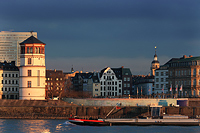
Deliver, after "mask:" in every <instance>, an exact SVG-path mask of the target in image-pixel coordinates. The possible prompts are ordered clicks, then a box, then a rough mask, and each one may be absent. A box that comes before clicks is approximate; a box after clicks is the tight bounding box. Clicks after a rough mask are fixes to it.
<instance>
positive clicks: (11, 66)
mask: <svg viewBox="0 0 200 133" xmlns="http://www.w3.org/2000/svg"><path fill="white" fill-rule="evenodd" d="M0 69H1V70H7V71H19V68H18V67H17V66H15V61H11V63H8V62H6V61H4V62H0Z"/></svg>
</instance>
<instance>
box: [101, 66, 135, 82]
mask: <svg viewBox="0 0 200 133" xmlns="http://www.w3.org/2000/svg"><path fill="white" fill-rule="evenodd" d="M107 68H108V67H106V68H104V69H103V70H101V73H100V77H102V75H103V73H104V72H105V70H106V69H107ZM110 69H112V70H113V72H114V73H115V75H116V77H117V78H118V79H122V76H123V75H132V73H131V71H130V69H129V68H123V67H120V68H110Z"/></svg>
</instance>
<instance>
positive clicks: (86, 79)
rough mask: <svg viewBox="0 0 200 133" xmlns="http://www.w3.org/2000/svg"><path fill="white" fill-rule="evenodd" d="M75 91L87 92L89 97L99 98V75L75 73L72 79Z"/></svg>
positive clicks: (95, 73)
mask: <svg viewBox="0 0 200 133" xmlns="http://www.w3.org/2000/svg"><path fill="white" fill-rule="evenodd" d="M73 86H74V90H75V91H82V92H87V93H88V94H89V96H90V97H98V96H100V80H99V73H97V72H94V73H76V75H75V77H74V78H73Z"/></svg>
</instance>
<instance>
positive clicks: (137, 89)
mask: <svg viewBox="0 0 200 133" xmlns="http://www.w3.org/2000/svg"><path fill="white" fill-rule="evenodd" d="M137 98H138V87H137Z"/></svg>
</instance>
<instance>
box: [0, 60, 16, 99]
mask: <svg viewBox="0 0 200 133" xmlns="http://www.w3.org/2000/svg"><path fill="white" fill-rule="evenodd" d="M0 76H1V77H0V79H1V84H0V87H1V91H2V92H1V93H2V99H18V98H19V68H18V67H16V66H15V61H12V62H10V63H9V62H6V61H4V62H1V63H0Z"/></svg>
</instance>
